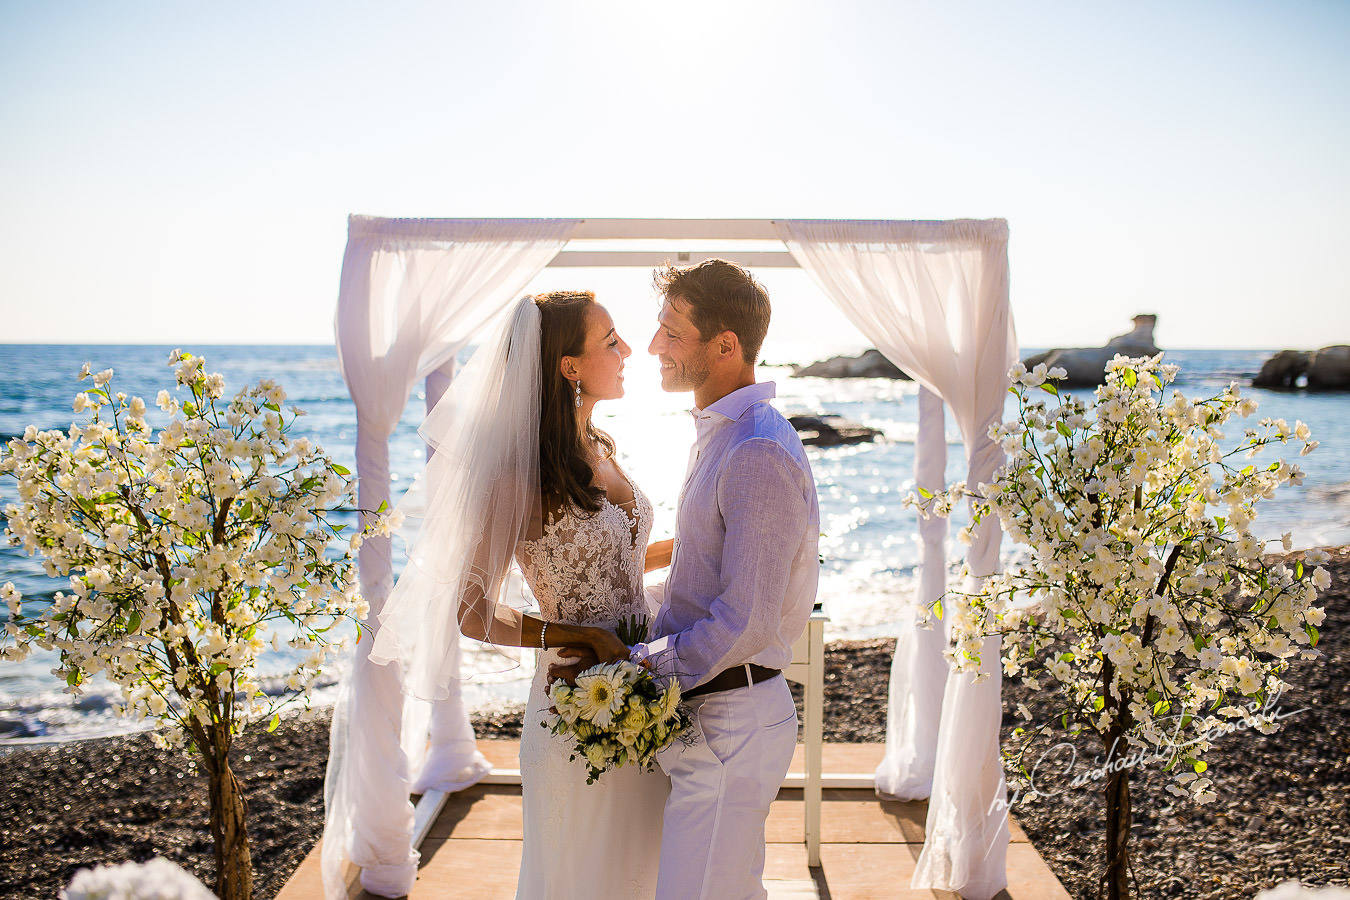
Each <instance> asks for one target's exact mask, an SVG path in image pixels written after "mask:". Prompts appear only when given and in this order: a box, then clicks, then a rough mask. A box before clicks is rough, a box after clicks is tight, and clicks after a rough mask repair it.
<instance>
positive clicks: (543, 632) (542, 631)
mask: <svg viewBox="0 0 1350 900" xmlns="http://www.w3.org/2000/svg"><path fill="white" fill-rule="evenodd" d="M546 634H548V623H547V622H545V623H544V624H543V625H541V626H539V649H540V650H547V649H548V644H547V643H545V641H544V635H546Z"/></svg>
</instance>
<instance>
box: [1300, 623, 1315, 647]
mask: <svg viewBox="0 0 1350 900" xmlns="http://www.w3.org/2000/svg"><path fill="white" fill-rule="evenodd" d="M1303 629H1304V631H1306V632H1308V643H1309V644H1311V645H1312V646H1314V647H1316V646H1317V638H1318V632H1317V628H1316V626H1314V625H1313V624H1312V623H1309V622H1305V623H1304V625H1303Z"/></svg>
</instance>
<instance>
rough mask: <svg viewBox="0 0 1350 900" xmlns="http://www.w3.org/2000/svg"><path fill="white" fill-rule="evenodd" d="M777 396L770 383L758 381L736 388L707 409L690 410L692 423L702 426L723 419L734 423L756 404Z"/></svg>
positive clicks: (774, 386)
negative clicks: (692, 418)
mask: <svg viewBox="0 0 1350 900" xmlns="http://www.w3.org/2000/svg"><path fill="white" fill-rule="evenodd" d="M776 396H778V388H777V386H776V385H775V384H774V383H773V382H772V381H760V382H757V383H755V384H748V385H746V386H745V387H743V388H737V389H736V390H734V391H732V392H731V393H730V394H727V395H726V396H725V397H722V398H720V399H718V400H716V401H714V402H712V403H710V404H708V408H707V409H698V408H695V409H692V410H690V412H691V413H692V414H693V416H694V421H695V422H698V423H699V424H703V423H704V422H705V421H709V420H711V421H710V422H709V424H711V422H715V421H718V420H719V419H725V420H727V421H731V422H734V421H736V420H737V419H739V418H740V417H741V416H743V415H745V411H746V410H747V409H749V408H750V407H752V406H754V405H755V404H756V403H760V402H762V401H764V400H770V399H772V398H774V397H776Z"/></svg>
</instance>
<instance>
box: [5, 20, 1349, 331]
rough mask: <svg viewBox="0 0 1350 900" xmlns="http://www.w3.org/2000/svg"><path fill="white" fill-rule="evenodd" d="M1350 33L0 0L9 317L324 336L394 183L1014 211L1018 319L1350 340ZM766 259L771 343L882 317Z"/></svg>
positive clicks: (482, 212) (579, 283)
mask: <svg viewBox="0 0 1350 900" xmlns="http://www.w3.org/2000/svg"><path fill="white" fill-rule="evenodd" d="M1347 46H1350V3H1345V2H1339V0H1337V2H1301V0H1290V2H1281V3H1270V2H1245V0H1230V2H1215V3H1209V2H1186V3H1175V2H1168V3H1152V2H1131V3H1110V2H1093V3H1067V2H1065V3H1038V2H1019V3H1004V2H998V3H995V2H988V3H973V2H962V0H955V2H943V3H931V2H923V3H905V2H896V0H889V2H854V0H830V2H797V0H773V2H742V0H711V2H705V0H681V2H679V3H654V2H645V0H613V2H610V0H606V2H600V0H573V2H569V3H558V2H515V0H496V2H477V3H461V2H440V3H424V4H414V3H407V2H399V0H382V2H379V3H374V2H370V3H343V2H304V0H294V2H286V3H254V2H247V0H245V2H234V3H229V4H179V3H152V2H117V3H106V2H78V0H75V2H63V3H40V2H37V0H30V2H15V0H0V306H2V309H3V315H2V316H0V342H56V343H169V344H178V345H189V344H192V343H257V342H267V343H324V342H331V340H332V320H333V308H334V305H335V302H336V297H337V286H338V276H339V271H340V266H341V258H342V248H343V246H344V243H345V240H346V219H347V215H348V214H349V213H363V214H371V215H382V216H436V217H453V218H458V217H480V216H481V217H498V216H501V217H517V216H518V217H566V218H572V217H627V216H632V217H689V218H859V219H947V218H967V217H969V218H995V217H997V218H1004V219H1007V221H1008V223H1009V228H1010V235H1011V237H1010V245H1009V258H1010V265H1011V273H1012V275H1011V298H1012V305H1013V313H1014V317H1015V320H1016V324H1017V331H1018V336H1019V340H1020V342H1021V344H1022V345H1023V346H1025V347H1047V346H1085V345H1099V344H1101V343H1103V342H1104V341H1105V340H1106V339H1107V338H1109V337H1110V336H1112V335H1114V334H1118V333H1121V332H1124V331H1127V330H1128V328H1129V319H1130V317H1131V316H1133V315H1134V314H1136V313H1140V312H1151V313H1156V314H1157V315H1158V316H1159V322H1158V329H1157V333H1156V339H1157V343H1158V344H1159V345H1160V346H1162V347H1168V346H1171V347H1257V348H1279V347H1297V348H1312V347H1320V346H1324V345H1327V344H1332V343H1350V266H1348V265H1346V262H1345V261H1346V259H1347V258H1350V251H1348V250H1347V248H1350V215H1347V213H1350V53H1346V52H1345V48H1346V47H1347ZM762 274H763V276H764V280H765V282H766V284H768V286H769V287H770V291H771V293H772V294H773V296H774V299H775V323H774V330H773V332H771V339H774V338H775V337H777V338H778V339H781V340H784V341H815V342H817V343H818V344H820V345H821V346H827V345H830V344H831V343H832V342H833V343H838V344H849V343H850V342H854V341H856V340H858V339H859V336H858V335H857V333H856V332H854V331H852V329H851V328H850V327H849V326H848V324H847V323H846V322H844V320H843V317H842V315H841V314H840V313H838V312H837V311H835V310H834V309H833V307H832V306H830V304H829V303H828V302H827V301H824V300H823V299H822V298H821V296H820V295H819V294H818V293H817V292H815V291H814V289H813V287H812V285H811V283H810V281H809V279H807V277H806V276H805V275H804V274H803V273H800V272H791V271H774V272H765V273H762ZM650 275H651V273H650V272H649V271H636V270H631V271H624V272H621V273H620V272H599V271H585V270H553V271H551V272H547V273H545V275H544V276H541V279H540V281H539V286H550V287H551V286H564V285H565V286H573V287H595V288H596V289H597V290H598V291H599V293H600V297H601V299H602V301H605V302H607V304H608V305H609V306H610V307H611V309H616V310H617V308H620V307H621V308H622V309H623V310H624V321H627V318H626V316H627V315H628V311H629V310H639V311H640V315H641V316H642V317H644V318H645V317H648V316H654V311H655V307H654V301H653V299H652V293H651V288H650ZM632 315H638V314H637V313H633V314H632ZM619 318H621V317H620V316H619V315H616V319H619ZM635 337H637V338H638V340H631V339H630V343H634V344H635V345H637V346H641V345H642V344H645V338H646V335H645V334H639V335H636V336H635Z"/></svg>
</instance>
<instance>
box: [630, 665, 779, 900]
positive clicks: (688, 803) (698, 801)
mask: <svg viewBox="0 0 1350 900" xmlns="http://www.w3.org/2000/svg"><path fill="white" fill-rule="evenodd" d="M689 702H690V705H691V706H692V707H693V709H694V718H695V721H696V722H697V723H698V726H699V728H700V730H701V731H702V736H701V737H700V738H699V739H698V740H697V742H696V743H694V744H693V745H692V746H684V745H681V744H679V743H678V742H677V743H676V744H675V746H674V747H672V748H671V749H670V750H667V751H665V752H663V753H662V754H661V756H660V762H661V767H662V768H663V769H665V770H666V774H668V775H669V776H670V798H669V799H668V800H667V801H666V811H665V816H664V820H663V824H662V832H661V835H662V836H661V865H660V870H659V873H658V875H657V885H656V897H657V900H755V898H760V900H762V898H765V897H767V896H768V893H767V892H766V891H765V889H764V882H763V876H764V820H765V819H766V818H768V815H769V804H771V803H772V802H773V799H774V797H776V796H777V795H778V788H779V787H780V786H781V785H782V783H783V776H784V775H785V774H787V770H788V766H789V765H790V764H791V763H792V751H793V749H794V748H795V747H796V745H797V711H796V709H795V707H794V706H793V705H792V694H791V692H790V691H789V690H788V686H787V681H786V680H785V679H784V678H783V676H781V675H779V676H777V677H775V678H770V679H769V680H768V681H761V682H760V683H759V684H755V685H751V686H749V687H743V688H736V689H734V690H730V691H720V692H718V693H715V694H707V695H705V696H702V697H695V698H694V699H693V700H691V701H689Z"/></svg>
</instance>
